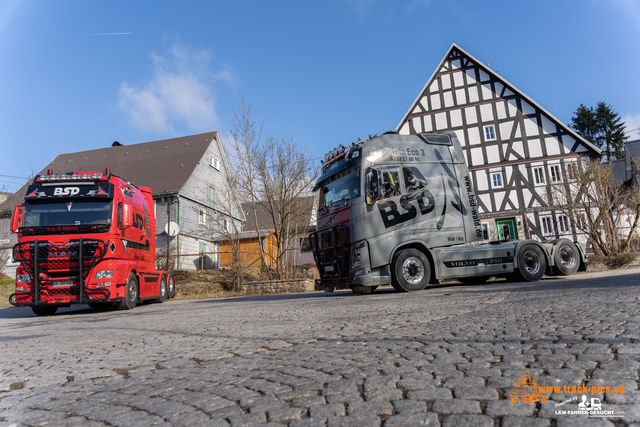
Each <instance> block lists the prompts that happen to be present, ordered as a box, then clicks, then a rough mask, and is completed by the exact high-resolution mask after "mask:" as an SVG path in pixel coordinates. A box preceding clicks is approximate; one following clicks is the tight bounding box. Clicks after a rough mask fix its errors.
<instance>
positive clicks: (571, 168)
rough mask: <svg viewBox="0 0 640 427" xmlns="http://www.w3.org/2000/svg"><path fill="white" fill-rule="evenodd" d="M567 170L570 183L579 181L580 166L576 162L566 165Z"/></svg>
mask: <svg viewBox="0 0 640 427" xmlns="http://www.w3.org/2000/svg"><path fill="white" fill-rule="evenodd" d="M564 165H565V168H566V169H567V177H568V178H569V181H575V180H577V179H578V164H577V163H576V162H570V163H565V164H564Z"/></svg>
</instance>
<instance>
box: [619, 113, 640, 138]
mask: <svg viewBox="0 0 640 427" xmlns="http://www.w3.org/2000/svg"><path fill="white" fill-rule="evenodd" d="M622 121H623V122H624V124H625V128H626V135H627V136H628V137H629V140H631V141H633V140H636V139H640V113H629V114H627V115H626V116H624V117H623V118H622Z"/></svg>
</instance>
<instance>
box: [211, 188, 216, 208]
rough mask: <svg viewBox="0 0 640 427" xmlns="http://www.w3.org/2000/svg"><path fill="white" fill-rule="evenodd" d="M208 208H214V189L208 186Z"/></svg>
mask: <svg viewBox="0 0 640 427" xmlns="http://www.w3.org/2000/svg"><path fill="white" fill-rule="evenodd" d="M209 207H210V208H211V209H215V208H216V188H215V187H212V186H209Z"/></svg>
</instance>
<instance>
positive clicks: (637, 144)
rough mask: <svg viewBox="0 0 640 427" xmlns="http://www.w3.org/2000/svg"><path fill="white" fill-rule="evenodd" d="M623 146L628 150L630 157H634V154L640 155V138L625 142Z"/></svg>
mask: <svg viewBox="0 0 640 427" xmlns="http://www.w3.org/2000/svg"><path fill="white" fill-rule="evenodd" d="M624 146H625V148H626V149H627V151H628V152H629V156H631V159H634V158H635V157H636V156H640V139H636V140H634V141H629V142H626V143H625V144H624Z"/></svg>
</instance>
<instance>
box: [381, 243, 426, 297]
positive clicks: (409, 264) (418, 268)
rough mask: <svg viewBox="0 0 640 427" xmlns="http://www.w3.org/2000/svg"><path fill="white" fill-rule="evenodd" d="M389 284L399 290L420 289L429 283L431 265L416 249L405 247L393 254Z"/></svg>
mask: <svg viewBox="0 0 640 427" xmlns="http://www.w3.org/2000/svg"><path fill="white" fill-rule="evenodd" d="M391 269H392V274H391V284H392V285H393V287H394V288H396V289H397V290H398V291H400V292H411V291H421V290H422V289H424V288H425V287H427V285H428V284H429V279H430V278H431V265H430V264H429V260H428V259H427V257H426V256H425V255H424V254H423V253H422V252H420V251H419V250H417V249H405V250H402V251H400V252H398V253H397V254H395V255H394V256H393V262H392V263H391Z"/></svg>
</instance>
